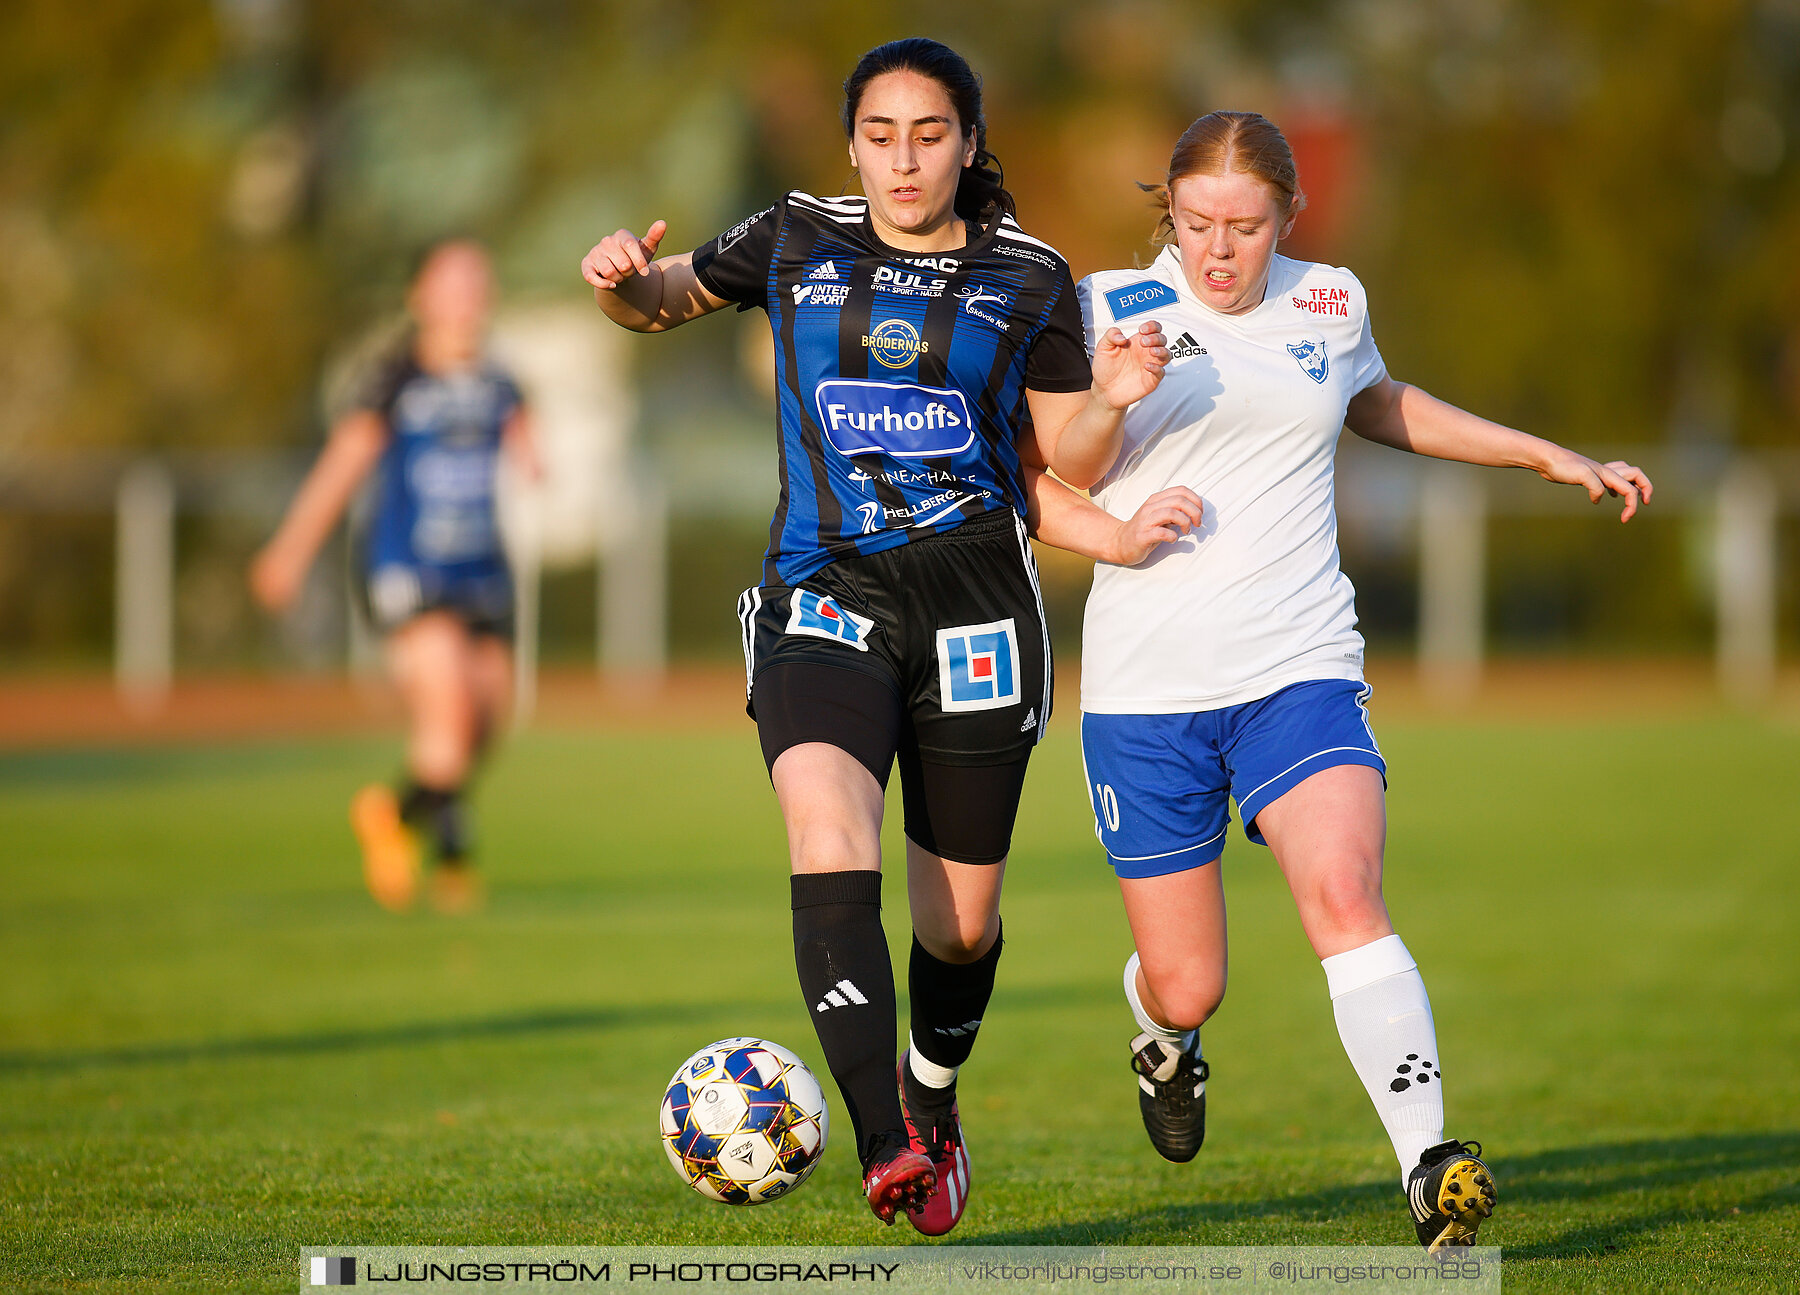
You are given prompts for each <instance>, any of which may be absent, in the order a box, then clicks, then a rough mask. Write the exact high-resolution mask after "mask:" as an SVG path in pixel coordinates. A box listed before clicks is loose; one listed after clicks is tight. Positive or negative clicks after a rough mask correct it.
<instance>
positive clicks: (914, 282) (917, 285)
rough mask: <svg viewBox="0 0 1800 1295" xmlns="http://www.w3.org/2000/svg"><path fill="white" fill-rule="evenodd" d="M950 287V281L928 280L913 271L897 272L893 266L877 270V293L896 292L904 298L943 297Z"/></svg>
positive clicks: (877, 268)
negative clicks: (946, 289) (945, 290)
mask: <svg viewBox="0 0 1800 1295" xmlns="http://www.w3.org/2000/svg"><path fill="white" fill-rule="evenodd" d="M949 286H950V280H948V279H927V278H926V277H925V276H924V275H922V274H918V273H915V272H914V271H912V270H896V269H895V268H894V267H893V266H891V265H883V266H878V267H876V270H875V280H874V287H875V291H877V292H894V293H898V294H900V295H901V296H903V297H941V296H942V295H943V294H944V289H945V288H947V287H949Z"/></svg>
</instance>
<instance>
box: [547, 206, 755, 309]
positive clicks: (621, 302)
mask: <svg viewBox="0 0 1800 1295" xmlns="http://www.w3.org/2000/svg"><path fill="white" fill-rule="evenodd" d="M668 232H669V223H668V222H667V221H666V220H659V221H657V222H656V223H655V224H653V225H651V226H650V228H649V229H648V230H646V231H645V233H644V236H643V237H642V238H639V237H638V236H637V235H636V234H634V233H632V232H631V231H630V230H629V229H621V230H619V231H618V232H617V233H613V234H608V235H607V236H606V237H605V238H603V239H601V240H600V241H599V242H598V243H596V244H594V246H593V248H592V249H591V250H590V251H589V252H588V254H587V255H586V256H584V257H582V258H581V277H582V278H584V279H586V280H587V281H588V282H589V283H591V284H593V285H594V301H595V302H596V303H598V305H599V307H600V309H601V310H603V311H605V312H606V316H607V318H608V319H610V320H612V321H613V322H614V323H615V324H619V325H622V326H623V327H625V328H629V329H631V330H632V331H633V332H636V333H661V332H665V331H667V330H668V329H671V328H679V327H680V326H681V325H683V324H685V323H687V322H688V321H689V320H690V319H698V318H700V316H702V315H706V314H711V313H712V312H713V311H715V310H720V309H722V308H724V307H725V306H727V305H729V304H731V303H729V302H728V301H726V300H725V299H724V298H723V297H715V296H713V294H712V293H710V292H708V291H707V290H706V289H705V288H703V287H702V286H701V285H700V279H699V276H697V275H696V274H695V273H694V265H693V261H694V254H693V253H692V252H683V253H681V254H680V255H679V256H665V257H664V258H663V259H662V260H660V261H659V260H656V259H654V258H655V257H656V247H657V244H659V243H661V242H662V240H663V235H665V234H667V233H668Z"/></svg>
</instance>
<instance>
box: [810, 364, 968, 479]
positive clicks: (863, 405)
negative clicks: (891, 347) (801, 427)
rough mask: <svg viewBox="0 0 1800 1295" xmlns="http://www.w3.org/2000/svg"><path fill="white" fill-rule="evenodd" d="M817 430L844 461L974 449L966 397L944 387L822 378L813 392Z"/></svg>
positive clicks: (927, 455) (929, 455) (919, 456)
mask: <svg viewBox="0 0 1800 1295" xmlns="http://www.w3.org/2000/svg"><path fill="white" fill-rule="evenodd" d="M813 408H814V410H815V412H816V413H817V414H818V416H819V430H820V431H822V432H824V434H825V439H826V440H827V441H828V442H830V444H831V448H832V449H834V450H836V451H837V452H838V453H839V454H842V455H844V456H845V457H846V458H849V457H853V456H855V455H858V454H891V455H893V456H894V457H895V458H901V459H926V458H943V457H947V456H950V455H955V454H961V453H962V452H963V451H964V450H966V449H968V448H969V447H970V446H971V445H973V444H974V443H975V418H974V415H973V414H972V413H971V412H970V410H969V400H968V397H967V396H965V395H963V393H962V392H960V391H951V390H948V389H946V388H944V387H924V386H920V385H918V384H917V383H912V382H878V381H876V380H875V379H873V378H827V379H826V380H825V381H823V382H821V383H820V384H819V385H818V387H817V388H816V389H815V390H814V392H813Z"/></svg>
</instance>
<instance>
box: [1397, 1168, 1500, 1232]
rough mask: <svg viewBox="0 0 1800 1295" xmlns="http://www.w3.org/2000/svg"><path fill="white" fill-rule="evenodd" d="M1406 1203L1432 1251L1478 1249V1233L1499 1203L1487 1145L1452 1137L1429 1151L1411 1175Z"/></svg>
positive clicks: (1407, 1182) (1407, 1184)
mask: <svg viewBox="0 0 1800 1295" xmlns="http://www.w3.org/2000/svg"><path fill="white" fill-rule="evenodd" d="M1406 1199H1407V1203H1408V1204H1409V1205H1410V1206H1412V1216H1413V1223H1414V1225H1415V1226H1416V1227H1417V1228H1418V1230H1419V1244H1420V1245H1422V1246H1424V1247H1425V1248H1426V1250H1428V1251H1430V1252H1431V1253H1432V1254H1436V1253H1437V1252H1438V1251H1439V1250H1442V1249H1443V1248H1444V1247H1445V1246H1472V1245H1474V1244H1475V1230H1476V1229H1477V1228H1479V1227H1480V1226H1481V1220H1483V1219H1485V1218H1487V1217H1488V1216H1490V1215H1491V1214H1493V1212H1494V1202H1495V1200H1496V1199H1497V1193H1496V1192H1495V1190H1494V1175H1493V1174H1492V1173H1491V1172H1489V1170H1488V1167H1487V1166H1486V1165H1484V1164H1483V1163H1482V1162H1481V1143H1479V1142H1457V1141H1455V1140H1454V1139H1452V1140H1451V1141H1449V1142H1440V1143H1438V1144H1437V1145H1436V1146H1435V1147H1427V1148H1426V1149H1425V1150H1424V1151H1423V1152H1421V1153H1420V1155H1419V1163H1418V1164H1417V1165H1416V1166H1414V1168H1413V1171H1412V1173H1411V1174H1410V1175H1409V1176H1408V1177H1407V1180H1406Z"/></svg>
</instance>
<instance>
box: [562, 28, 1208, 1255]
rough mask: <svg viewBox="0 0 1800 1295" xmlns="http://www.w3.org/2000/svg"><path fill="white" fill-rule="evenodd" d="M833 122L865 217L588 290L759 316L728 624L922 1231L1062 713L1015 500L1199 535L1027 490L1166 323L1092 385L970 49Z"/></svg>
mask: <svg viewBox="0 0 1800 1295" xmlns="http://www.w3.org/2000/svg"><path fill="white" fill-rule="evenodd" d="M843 124H844V129H845V132H846V134H847V135H848V136H849V153H850V160H851V163H852V165H853V166H854V167H855V168H856V169H857V171H858V173H859V175H860V178H861V182H862V189H863V192H864V195H865V196H862V197H839V198H818V197H813V196H812V195H810V194H805V193H798V192H795V193H790V194H788V195H787V196H786V197H784V198H783V199H782V200H781V201H780V202H778V203H776V204H775V205H774V206H772V207H770V208H769V209H768V210H766V211H763V212H760V213H758V214H757V215H755V216H752V217H750V218H749V219H748V220H745V221H743V222H742V223H741V224H738V225H736V226H734V227H733V228H731V229H730V230H728V231H726V232H725V233H723V234H721V235H719V236H718V237H717V238H715V239H713V240H711V241H710V242H708V243H705V244H703V245H702V246H700V247H699V248H698V249H696V250H695V251H693V252H691V253H683V254H682V255H679V256H670V257H665V258H663V259H661V260H654V261H653V260H652V258H653V257H654V256H655V253H656V248H657V245H658V244H659V243H660V242H661V241H662V238H663V235H664V234H665V233H666V230H667V227H666V225H665V224H664V222H662V221H657V222H655V223H654V224H652V225H651V226H650V227H649V229H648V230H647V231H646V233H645V234H644V236H643V237H641V238H640V237H639V236H638V235H636V234H634V233H632V232H631V231H630V230H620V231H618V232H617V233H615V234H613V235H611V236H609V237H607V238H605V239H602V240H601V241H600V243H599V244H598V245H597V246H596V247H594V248H593V250H592V251H590V252H589V253H588V255H587V257H586V258H585V259H584V260H583V262H582V272H583V274H584V276H585V277H586V278H587V280H588V282H590V283H591V284H593V285H594V289H595V298H596V300H597V301H598V302H599V304H600V307H601V309H602V310H604V311H605V312H606V313H607V315H608V316H610V317H611V318H612V319H613V320H615V321H616V322H618V323H620V324H622V325H624V326H625V327H627V328H631V329H635V330H637V331H639V332H660V331H663V330H665V329H670V328H675V327H678V326H679V325H682V324H685V323H688V322H689V321H690V320H693V319H696V318H698V317H699V316H701V315H704V314H707V313H709V312H711V311H715V310H720V309H723V308H724V307H726V306H730V305H736V306H738V308H739V309H751V308H756V309H761V310H764V311H766V312H768V316H769V322H770V325H771V327H772V328H773V330H774V334H775V366H776V387H777V393H778V394H777V402H778V410H779V417H780V455H781V460H780V461H781V494H780V502H779V504H778V505H777V508H776V511H775V518H774V522H773V524H772V526H771V528H770V535H769V548H768V553H767V556H766V558H765V560H764V563H763V572H762V579H761V583H760V584H758V585H757V586H756V587H754V588H751V589H748V590H746V591H745V593H744V595H743V597H742V599H741V600H740V603H739V615H740V617H741V619H742V622H743V640H744V656H745V663H746V670H747V677H748V684H749V703H750V710H751V713H752V715H753V716H754V717H755V719H756V722H757V727H758V732H759V735H760V737H761V741H762V747H763V754H764V757H765V759H766V760H767V762H768V765H769V770H770V777H771V779H772V781H773V783H774V787H775V792H776V795H777V797H778V798H779V800H780V802H781V809H782V815H783V818H784V820H785V822H786V825H787V833H788V843H789V849H790V852H791V855H792V860H793V877H792V900H793V911H794V950H795V961H796V964H797V966H798V969H799V975H800V984H801V989H802V992H803V993H804V995H805V1002H806V1007H807V1011H808V1013H809V1014H810V1015H811V1016H812V1019H813V1022H814V1025H815V1027H816V1029H817V1031H818V1035H819V1042H820V1045H821V1047H822V1049H823V1051H824V1053H825V1057H826V1060H827V1062H828V1064H829V1065H830V1068H831V1072H832V1075H833V1077H834V1078H835V1079H836V1080H837V1082H838V1086H839V1088H840V1089H841V1091H842V1092H843V1095H844V1102H845V1105H846V1107H847V1108H848V1110H849V1113H850V1118H851V1122H852V1124H853V1125H854V1126H855V1133H856V1140H857V1152H858V1155H859V1156H860V1158H861V1161H862V1165H863V1169H864V1191H865V1194H866V1195H867V1197H868V1201H869V1204H870V1206H871V1207H872V1208H873V1210H874V1211H875V1213H876V1215H877V1216H878V1217H880V1218H881V1219H882V1220H883V1221H885V1222H890V1223H891V1222H892V1221H893V1218H894V1215H895V1213H896V1212H898V1211H899V1210H902V1209H904V1210H905V1211H906V1212H907V1214H908V1217H909V1218H910V1219H911V1221H912V1222H913V1224H914V1226H915V1227H917V1228H918V1229H919V1230H920V1231H922V1232H925V1233H929V1234H938V1233H942V1232H946V1231H948V1230H949V1229H950V1228H951V1227H953V1226H955V1224H956V1222H957V1220H958V1219H959V1218H960V1217H961V1215H962V1212H963V1207H964V1205H965V1203H966V1201H967V1198H968V1187H969V1160H968V1152H967V1148H966V1145H965V1143H964V1140H963V1135H962V1126H961V1122H960V1120H959V1118H958V1114H957V1108H956V1098H955V1093H956V1089H955V1083H956V1074H957V1068H958V1067H959V1066H960V1065H961V1064H962V1063H963V1062H964V1060H966V1059H967V1057H968V1056H969V1052H970V1049H971V1047H972V1046H973V1044H974V1042H975V1037H976V1032H977V1031H978V1030H979V1029H980V1026H981V1018H982V1014H983V1012H984V1011H985V1010H986V1006H987V1002H988V997H989V995H990V993H991V992H992V990H993V984H994V969H995V966H996V963H997V962H998V959H999V956H1000V949H1001V938H1000V917H999V900H1000V887H1001V877H1002V875H1003V872H1004V869H1005V863H1006V857H1007V853H1008V850H1009V848H1010V845H1011V839H1012V828H1013V820H1014V817H1015V815H1016V814H1017V810H1018V804H1019V791H1020V787H1021V786H1022V784H1023V781H1024V777H1025V766H1026V762H1027V760H1028V759H1029V757H1030V753H1031V748H1032V746H1033V745H1034V744H1035V743H1036V742H1037V740H1038V739H1039V737H1040V736H1041V735H1042V733H1043V731H1044V725H1045V723H1046V721H1047V720H1048V719H1049V717H1050V715H1049V713H1050V682H1051V667H1050V650H1049V638H1048V635H1047V634H1046V632H1045V629H1044V617H1043V609H1042V606H1041V604H1040V602H1039V598H1038V587H1037V574H1036V570H1035V568H1034V566H1033V563H1032V558H1031V552H1030V547H1029V545H1028V542H1027V539H1026V522H1025V515H1026V513H1027V511H1028V508H1029V507H1030V504H1029V503H1028V498H1029V499H1031V500H1035V501H1036V503H1037V504H1038V505H1039V507H1041V509H1042V511H1043V514H1044V524H1045V527H1046V534H1049V535H1051V537H1052V538H1053V539H1054V541H1055V542H1059V543H1064V544H1066V545H1067V546H1069V547H1075V548H1079V549H1080V550H1081V551H1084V552H1088V553H1090V555H1095V554H1101V555H1112V557H1113V558H1114V560H1118V559H1119V558H1120V557H1121V556H1122V555H1126V554H1130V553H1135V554H1136V555H1137V556H1138V557H1141V556H1142V555H1143V554H1144V553H1146V552H1148V551H1149V548H1150V547H1151V546H1153V545H1154V544H1156V543H1160V542H1163V541H1165V540H1167V539H1170V538H1173V537H1174V536H1175V535H1176V534H1177V533H1178V531H1179V530H1180V528H1181V527H1182V526H1184V525H1190V524H1192V523H1193V522H1194V521H1197V520H1198V500H1197V499H1195V498H1194V497H1193V496H1192V494H1191V492H1187V491H1185V490H1180V491H1173V492H1165V496H1159V498H1158V499H1156V500H1152V501H1149V502H1148V503H1147V504H1146V505H1145V507H1144V509H1142V510H1140V512H1139V513H1138V514H1137V515H1136V517H1134V518H1133V519H1132V520H1131V521H1129V522H1127V523H1123V524H1118V523H1114V522H1113V520H1112V519H1111V518H1108V517H1106V516H1105V515H1104V514H1102V513H1100V512H1099V510H1097V509H1094V508H1092V507H1091V506H1089V505H1086V504H1085V501H1080V500H1079V499H1078V497H1077V496H1075V495H1074V494H1072V493H1071V492H1069V491H1066V490H1062V489H1060V488H1059V487H1056V486H1055V483H1054V482H1050V481H1048V480H1047V479H1045V478H1043V477H1042V474H1041V473H1039V474H1033V475H1032V476H1031V483H1030V484H1029V485H1028V480H1027V478H1028V473H1027V466H1026V463H1025V462H1024V461H1023V460H1022V458H1021V450H1020V445H1019V443H1018V442H1019V440H1020V429H1021V426H1022V425H1023V424H1025V422H1026V420H1027V415H1028V414H1029V420H1030V422H1031V423H1033V424H1035V439H1032V438H1030V437H1028V438H1027V443H1028V446H1029V449H1028V453H1029V454H1030V455H1031V456H1032V458H1033V460H1034V461H1036V460H1037V458H1038V457H1039V456H1041V458H1042V459H1045V460H1047V461H1048V462H1049V463H1050V464H1051V465H1052V466H1054V467H1056V468H1057V469H1058V470H1060V471H1080V470H1082V469H1083V468H1085V467H1087V466H1089V465H1090V461H1091V459H1092V456H1093V454H1094V453H1095V450H1096V449H1097V448H1099V447H1102V446H1105V445H1108V444H1110V443H1111V442H1112V440H1113V439H1114V436H1115V434H1116V429H1117V425H1118V421H1119V417H1120V413H1121V411H1122V410H1123V409H1124V408H1125V407H1126V406H1128V405H1130V404H1131V403H1132V402H1133V401H1134V400H1136V399H1138V398H1139V397H1140V396H1141V395H1143V394H1144V393H1145V392H1146V391H1148V390H1149V389H1150V388H1151V387H1152V386H1153V385H1154V381H1153V378H1154V370H1156V369H1157V368H1159V367H1160V366H1161V365H1162V364H1163V363H1165V362H1166V360H1167V352H1166V351H1165V350H1164V349H1163V346H1162V337H1161V335H1160V334H1159V333H1157V332H1156V331H1155V330H1154V329H1153V328H1145V329H1142V330H1137V331H1135V332H1134V335H1133V336H1131V337H1129V338H1128V337H1127V336H1126V335H1125V334H1124V333H1123V332H1120V331H1118V330H1114V331H1112V332H1110V333H1108V334H1107V335H1106V336H1105V337H1104V338H1102V339H1101V342H1100V345H1099V347H1098V350H1097V353H1096V354H1095V356H1094V359H1093V361H1092V364H1091V366H1090V363H1089V359H1088V355H1087V352H1086V350H1085V349H1084V340H1083V336H1082V325H1081V315H1080V310H1079V307H1078V306H1077V304H1076V300H1075V288H1074V284H1073V282H1072V281H1071V278H1070V274H1069V269H1068V266H1067V265H1066V264H1065V263H1064V261H1063V259H1062V257H1061V256H1059V255H1058V254H1057V253H1056V251H1055V250H1054V249H1053V248H1051V247H1049V246H1048V245H1047V244H1045V243H1042V242H1040V241H1038V240H1037V239H1035V238H1032V237H1031V236H1030V235H1028V234H1026V233H1025V232H1024V230H1023V229H1021V228H1020V227H1019V224H1018V222H1017V221H1016V220H1015V218H1014V212H1013V202H1012V198H1011V196H1010V195H1009V194H1008V193H1007V192H1006V190H1005V188H1004V187H1002V180H1001V176H1000V174H999V172H998V168H997V164H996V163H995V161H994V159H993V157H992V155H991V154H989V153H988V152H987V150H986V147H985V145H986V126H985V123H984V121H983V117H982V108H981V92H980V83H979V81H978V80H977V79H976V77H975V75H974V74H973V73H972V72H971V71H970V70H969V66H968V64H967V63H966V62H964V61H963V59H962V58H961V56H960V55H958V54H956V53H955V52H954V51H953V50H950V49H948V48H946V47H945V46H943V45H940V44H938V43H937V42H935V41H930V40H924V39H911V40H902V41H895V42H892V43H890V44H887V45H883V46H880V47H878V48H876V49H874V50H871V51H870V52H869V53H868V54H866V55H865V56H864V57H863V59H862V60H861V62H859V63H858V64H857V67H856V69H855V71H854V72H852V74H851V75H850V78H849V80H848V81H847V82H846V83H845V86H844V122H843ZM1040 466H1041V465H1040ZM1132 560H1136V559H1132ZM896 759H897V760H898V762H899V766H900V778H901V786H902V791H903V799H904V803H905V815H906V837H907V890H908V897H909V899H910V901H911V909H912V918H913V933H914V939H913V945H912V954H911V966H910V971H909V981H910V989H911V999H912V1028H911V1046H910V1048H909V1049H908V1051H907V1054H906V1056H905V1057H904V1058H903V1059H902V1061H901V1066H900V1083H899V1086H898V1087H899V1090H900V1091H898V1092H896V1083H895V1070H894V1037H895V1029H896V1019H895V1017H896V1014H895V1007H894V982H893V970H892V967H891V966H890V964H889V961H888V952H887V943H886V939H885V937H884V936H883V934H882V926H881V909H880V896H881V876H880V867H881V849H880V830H881V816H882V792H883V788H884V787H885V785H886V783H887V778H888V774H889V771H890V769H891V768H892V766H893V765H894V763H895V761H896ZM934 1187H935V1189H936V1190H935V1192H934V1191H933V1189H934Z"/></svg>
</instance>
